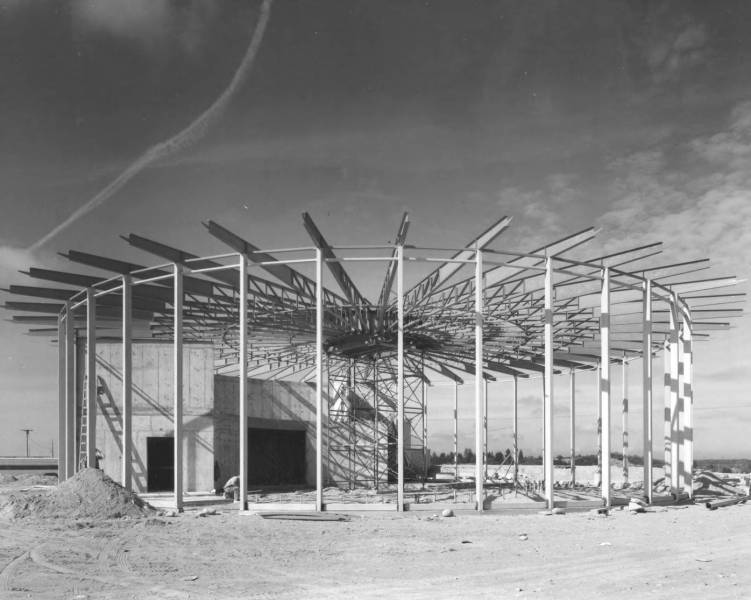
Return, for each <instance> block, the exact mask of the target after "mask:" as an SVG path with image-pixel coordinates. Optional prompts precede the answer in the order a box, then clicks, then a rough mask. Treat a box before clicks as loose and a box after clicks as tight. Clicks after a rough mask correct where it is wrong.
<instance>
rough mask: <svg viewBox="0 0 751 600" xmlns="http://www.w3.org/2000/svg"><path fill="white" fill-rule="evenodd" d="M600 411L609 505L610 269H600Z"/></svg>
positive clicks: (607, 503)
mask: <svg viewBox="0 0 751 600" xmlns="http://www.w3.org/2000/svg"><path fill="white" fill-rule="evenodd" d="M600 412H601V415H602V446H601V447H602V500H603V503H604V504H605V506H610V269H608V268H607V267H605V268H604V269H603V270H602V294H601V298H600Z"/></svg>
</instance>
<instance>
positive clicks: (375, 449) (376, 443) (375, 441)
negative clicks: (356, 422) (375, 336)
mask: <svg viewBox="0 0 751 600" xmlns="http://www.w3.org/2000/svg"><path fill="white" fill-rule="evenodd" d="M378 412H379V411H378V357H377V356H373V488H374V489H375V490H376V491H378V485H379V483H380V474H379V472H378V469H379V462H380V456H379V455H378V454H379V452H380V442H379V439H378V438H379V433H378Z"/></svg>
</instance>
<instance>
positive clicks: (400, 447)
mask: <svg viewBox="0 0 751 600" xmlns="http://www.w3.org/2000/svg"><path fill="white" fill-rule="evenodd" d="M396 260H397V262H396V296H397V297H396V312H397V324H398V327H397V337H396V419H397V423H396V438H397V450H396V453H397V456H396V460H397V471H398V473H397V480H396V510H398V511H403V510H404V246H402V245H399V246H397V247H396Z"/></svg>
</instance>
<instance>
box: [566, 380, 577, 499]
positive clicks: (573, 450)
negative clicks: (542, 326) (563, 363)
mask: <svg viewBox="0 0 751 600" xmlns="http://www.w3.org/2000/svg"><path fill="white" fill-rule="evenodd" d="M568 385H569V390H568V394H569V401H570V402H571V407H570V410H569V415H570V419H571V425H570V428H571V444H570V445H571V485H572V486H573V485H576V371H575V370H574V369H571V373H570V375H569V381H568Z"/></svg>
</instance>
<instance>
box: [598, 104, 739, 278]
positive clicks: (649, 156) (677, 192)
mask: <svg viewBox="0 0 751 600" xmlns="http://www.w3.org/2000/svg"><path fill="white" fill-rule="evenodd" d="M677 150H678V151H677V152H673V154H678V155H682V158H681V159H680V160H678V159H674V160H673V162H672V164H671V161H669V160H668V159H667V154H666V152H667V150H650V151H648V152H640V153H636V154H633V155H630V156H627V157H625V158H622V159H619V160H618V161H615V162H614V163H613V164H611V170H612V172H613V173H614V174H615V175H616V178H615V180H614V181H613V183H612V184H611V185H610V186H609V189H608V192H607V195H608V196H609V197H610V203H611V207H612V208H611V209H610V210H609V211H607V212H606V213H604V214H603V215H602V216H601V217H600V218H599V219H598V225H600V226H602V227H603V228H604V230H605V231H606V232H607V239H606V241H605V245H606V247H607V248H606V249H608V250H612V249H616V248H617V247H625V246H627V245H630V246H637V245H639V244H641V243H649V242H653V241H660V240H661V241H663V242H665V248H664V253H665V255H666V256H665V259H666V260H670V259H675V258H677V259H681V260H688V259H691V258H699V257H704V256H709V257H711V258H712V261H713V263H714V264H715V265H717V266H718V267H722V268H725V269H735V268H736V267H738V266H741V265H742V268H743V269H744V270H747V266H748V264H749V263H751V172H750V171H749V170H748V169H747V165H748V164H749V161H751V102H743V103H741V104H739V105H737V106H736V107H735V108H734V109H733V110H732V112H731V114H730V118H729V120H728V125H727V127H726V128H725V129H724V130H723V131H720V132H718V133H716V134H714V135H709V136H703V137H699V138H696V139H693V140H690V141H689V142H687V143H686V144H684V145H682V146H681V147H679V148H678V149H677ZM739 274H740V273H739Z"/></svg>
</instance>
